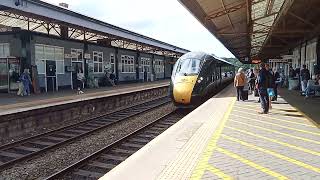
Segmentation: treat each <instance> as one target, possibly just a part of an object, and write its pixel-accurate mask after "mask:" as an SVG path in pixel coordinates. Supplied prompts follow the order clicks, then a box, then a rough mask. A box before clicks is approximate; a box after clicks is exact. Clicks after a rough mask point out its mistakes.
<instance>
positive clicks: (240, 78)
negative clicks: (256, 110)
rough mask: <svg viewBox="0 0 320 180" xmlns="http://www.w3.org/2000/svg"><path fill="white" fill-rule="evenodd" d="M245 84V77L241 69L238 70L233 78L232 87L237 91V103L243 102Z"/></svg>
mask: <svg viewBox="0 0 320 180" xmlns="http://www.w3.org/2000/svg"><path fill="white" fill-rule="evenodd" d="M245 83H246V76H245V74H244V71H243V68H239V69H238V73H237V74H236V76H235V77H234V87H236V89H237V101H239V100H240V99H241V100H242V101H244V100H245V99H244V98H243V97H242V96H243V88H244V85H245Z"/></svg>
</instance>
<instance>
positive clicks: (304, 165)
mask: <svg viewBox="0 0 320 180" xmlns="http://www.w3.org/2000/svg"><path fill="white" fill-rule="evenodd" d="M221 137H222V138H224V139H227V140H230V141H233V142H236V143H239V144H241V145H244V146H247V147H250V148H252V149H255V150H258V151H261V152H264V153H267V154H270V155H272V156H275V157H277V158H279V159H282V160H285V161H288V162H290V163H293V164H296V165H298V166H301V167H303V168H306V169H309V170H312V171H315V172H317V173H320V168H317V167H314V166H311V165H309V164H306V163H304V162H301V161H298V160H296V159H292V158H289V157H287V156H284V155H282V154H279V153H276V152H274V151H271V150H267V149H264V148H261V147H258V146H256V145H253V144H250V143H247V142H244V141H241V140H239V139H236V138H233V137H231V136H228V135H225V134H222V135H221Z"/></svg>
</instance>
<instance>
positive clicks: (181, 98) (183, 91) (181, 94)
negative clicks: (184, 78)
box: [173, 83, 193, 104]
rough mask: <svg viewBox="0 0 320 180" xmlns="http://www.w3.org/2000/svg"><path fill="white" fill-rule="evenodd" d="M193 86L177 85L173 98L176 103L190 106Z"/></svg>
mask: <svg viewBox="0 0 320 180" xmlns="http://www.w3.org/2000/svg"><path fill="white" fill-rule="evenodd" d="M192 90H193V84H191V83H177V84H175V86H174V88H173V97H174V100H175V102H177V103H181V104H190V100H191V94H192Z"/></svg>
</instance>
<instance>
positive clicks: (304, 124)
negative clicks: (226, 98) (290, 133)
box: [233, 109, 316, 128]
mask: <svg viewBox="0 0 320 180" xmlns="http://www.w3.org/2000/svg"><path fill="white" fill-rule="evenodd" d="M233 111H236V112H240V113H245V114H250V115H255V116H257V114H255V113H250V112H243V111H239V110H236V109H234V110H233ZM260 117H263V118H265V119H273V120H277V121H283V122H287V123H291V124H298V125H301V126H307V127H313V128H316V126H315V125H313V124H312V125H309V124H306V123H298V122H292V121H288V120H283V119H279V118H274V117H270V116H260Z"/></svg>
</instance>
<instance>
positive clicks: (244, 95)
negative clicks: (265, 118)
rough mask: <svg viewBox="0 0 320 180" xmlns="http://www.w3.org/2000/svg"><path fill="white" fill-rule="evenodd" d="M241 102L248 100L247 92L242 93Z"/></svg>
mask: <svg viewBox="0 0 320 180" xmlns="http://www.w3.org/2000/svg"><path fill="white" fill-rule="evenodd" d="M241 95H242V100H248V91H242V94H241Z"/></svg>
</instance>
